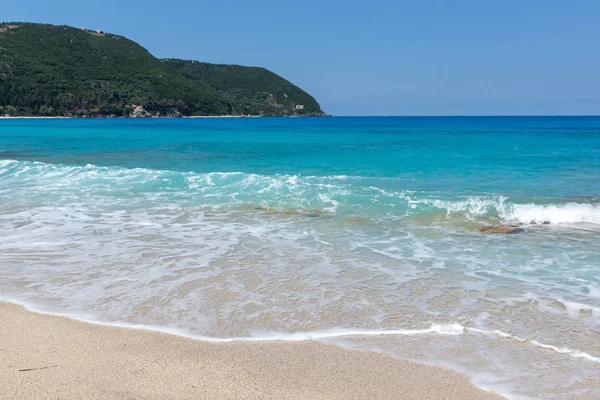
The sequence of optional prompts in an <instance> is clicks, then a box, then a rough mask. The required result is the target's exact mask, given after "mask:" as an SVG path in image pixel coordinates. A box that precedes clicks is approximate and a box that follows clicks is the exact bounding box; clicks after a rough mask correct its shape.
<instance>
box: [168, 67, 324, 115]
mask: <svg viewBox="0 0 600 400" xmlns="http://www.w3.org/2000/svg"><path fill="white" fill-rule="evenodd" d="M163 62H164V63H165V64H166V65H168V66H170V67H172V68H173V69H175V70H176V71H178V72H180V73H181V74H182V75H183V76H185V77H186V78H189V79H191V80H193V81H195V82H198V83H199V84H201V85H202V86H204V87H210V88H214V89H216V90H217V91H218V92H219V93H221V94H222V95H224V96H225V97H227V98H228V99H229V100H231V101H232V102H233V103H234V104H235V106H236V109H237V111H238V112H240V113H242V114H252V115H260V114H268V115H290V114H296V115H319V114H322V111H321V108H320V107H319V103H317V101H316V100H315V99H314V98H313V97H312V96H311V95H310V94H308V93H306V92H305V91H304V90H302V89H300V88H299V87H297V86H295V85H294V84H292V83H291V82H289V81H287V80H285V79H284V78H282V77H281V76H279V75H277V74H274V73H273V72H271V71H269V70H267V69H265V68H260V67H244V66H240V65H224V64H209V63H204V62H198V61H187V60H177V59H164V60H163Z"/></svg>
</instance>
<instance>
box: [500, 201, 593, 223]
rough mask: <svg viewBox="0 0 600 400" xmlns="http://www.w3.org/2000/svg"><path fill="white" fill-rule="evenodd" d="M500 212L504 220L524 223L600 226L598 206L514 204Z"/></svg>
mask: <svg viewBox="0 0 600 400" xmlns="http://www.w3.org/2000/svg"><path fill="white" fill-rule="evenodd" d="M500 210H501V213H500V214H501V216H502V217H503V218H504V219H506V220H509V221H518V222H523V223H529V222H531V221H535V222H536V223H542V222H546V221H548V222H550V223H552V224H564V223H591V224H600V206H599V205H597V204H580V203H567V204H560V205H558V204H548V205H538V204H513V205H512V206H510V207H506V208H501V209H500Z"/></svg>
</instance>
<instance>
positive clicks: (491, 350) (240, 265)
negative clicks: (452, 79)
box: [0, 117, 600, 399]
mask: <svg viewBox="0 0 600 400" xmlns="http://www.w3.org/2000/svg"><path fill="white" fill-rule="evenodd" d="M493 224H515V225H519V230H520V232H519V233H515V234H510V235H494V234H486V233H482V232H480V231H479V228H480V227H481V226H484V225H493ZM0 232H2V234H1V235H0V299H3V300H9V301H14V302H18V303H22V304H26V305H28V306H29V307H30V308H33V309H36V310H40V311H45V312H53V313H59V314H65V315H70V316H74V317H77V318H80V319H84V320H89V321H96V322H103V323H111V324H117V325H128V326H131V325H133V326H143V327H151V328H152V329H157V330H164V331H169V332H176V333H179V334H182V335H188V336H194V337H198V338H202V339H204V340H218V341H228V340H306V339H315V340H320V341H324V342H327V343H333V344H336V345H340V346H345V347H350V348H360V349H366V350H372V351H380V352H385V353H387V354H391V355H393V356H397V357H401V358H404V359H410V360H416V361H420V362H426V363H431V364H434V365H442V366H446V367H450V368H453V369H455V370H458V371H461V372H464V373H467V374H468V375H469V376H470V377H471V378H472V380H473V382H474V383H475V384H477V385H479V386H480V387H483V388H486V389H489V390H493V391H496V392H498V393H501V394H504V395H506V396H508V397H510V398H515V399H518V398H598V397H600V118H597V117H502V118H494V117H480V118H474V117H470V118H466V117H465V118H462V117H460V118H459V117H447V118H446V117H438V118H408V117H403V118H400V117H399V118H367V117H365V118H345V117H334V118H287V119H283V118H249V119H246V118H244V119H219V118H215V119H153V120H1V121H0Z"/></svg>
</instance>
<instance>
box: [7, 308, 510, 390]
mask: <svg viewBox="0 0 600 400" xmlns="http://www.w3.org/2000/svg"><path fill="white" fill-rule="evenodd" d="M0 319H1V320H2V324H0V342H1V343H2V345H1V346H0V347H1V349H0V351H1V353H0V354H1V356H2V360H3V363H2V366H1V368H0V393H2V394H3V398H4V399H21V398H36V399H50V398H52V399H54V398H78V399H96V398H103V399H123V398H131V399H134V398H147V399H192V398H195V399H197V398H211V399H212V398H215V399H217V398H243V399H266V398H272V399H392V398H395V399H398V398H411V399H448V398H455V399H459V398H460V399H490V400H491V399H501V397H500V396H498V395H496V394H493V393H490V392H486V391H483V390H481V389H478V388H476V387H475V386H473V385H472V384H471V383H470V382H469V379H468V378H467V377H466V376H464V375H462V374H459V373H457V372H453V371H450V370H446V369H443V368H438V367H432V366H428V365H421V364H416V363H412V362H407V361H402V360H397V359H394V358H391V357H388V356H385V355H382V354H379V353H375V352H366V351H357V350H345V349H341V348H338V347H335V346H332V345H326V344H322V343H319V342H314V341H306V342H269V343H266V342H265V343H261V342H254V343H248V342H234V343H211V342H203V341H198V340H193V339H186V338H183V337H179V336H174V335H169V334H163V333H158V332H152V331H145V330H138V329H127V328H117V327H110V326H101V325H95V324H90V323H85V322H79V321H75V320H72V319H68V318H64V317H57V316H52V315H45V314H39V313H34V312H30V311H27V310H25V309H24V308H22V307H21V306H17V305H14V304H10V303H0Z"/></svg>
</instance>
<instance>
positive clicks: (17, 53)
mask: <svg viewBox="0 0 600 400" xmlns="http://www.w3.org/2000/svg"><path fill="white" fill-rule="evenodd" d="M302 106H304V107H302ZM3 114H9V115H32V116H54V115H58V116H62V115H65V116H82V117H96V116H179V115H183V116H191V115H242V114H244V115H246V114H251V115H323V112H322V111H321V109H320V107H319V105H318V103H317V102H316V101H315V100H314V99H313V98H312V97H311V96H310V95H309V94H307V93H306V92H304V91H303V90H302V89H300V88H298V87H296V86H294V85H293V84H291V83H290V82H288V81H286V80H285V79H283V78H281V77H279V76H277V75H275V74H273V73H272V72H270V71H268V70H265V69H262V68H252V67H241V66H228V65H212V64H205V63H198V62H191V61H179V60H163V61H161V60H159V59H157V58H155V57H154V56H152V55H151V54H150V53H149V52H148V51H147V50H146V49H144V48H143V47H141V46H140V45H138V44H137V43H135V42H133V41H131V40H128V39H127V38H125V37H123V36H118V35H112V34H108V33H104V32H96V31H90V30H86V29H79V28H73V27H69V26H54V25H43V24H32V23H20V22H16V23H1V24H0V115H3Z"/></svg>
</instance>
